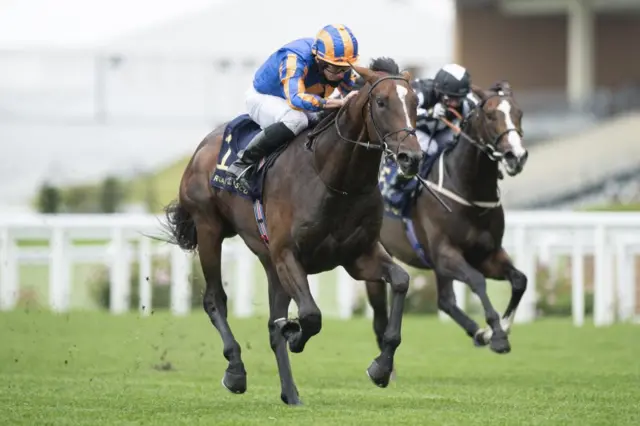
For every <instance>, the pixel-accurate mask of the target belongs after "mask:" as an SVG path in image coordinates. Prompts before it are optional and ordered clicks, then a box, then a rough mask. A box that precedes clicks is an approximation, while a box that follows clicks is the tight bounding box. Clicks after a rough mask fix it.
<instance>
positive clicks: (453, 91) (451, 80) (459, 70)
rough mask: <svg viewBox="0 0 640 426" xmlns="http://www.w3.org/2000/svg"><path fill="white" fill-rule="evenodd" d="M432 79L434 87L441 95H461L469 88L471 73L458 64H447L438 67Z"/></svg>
mask: <svg viewBox="0 0 640 426" xmlns="http://www.w3.org/2000/svg"><path fill="white" fill-rule="evenodd" d="M433 80H434V85H435V89H436V90H437V91H438V92H440V93H442V94H443V95H447V96H451V97H456V98H458V97H463V96H466V95H467V93H469V90H471V75H470V74H469V71H467V69H466V68H464V67H463V66H461V65H458V64H447V65H445V66H444V67H442V68H440V71H438V73H437V74H436V76H435V78H434V79H433Z"/></svg>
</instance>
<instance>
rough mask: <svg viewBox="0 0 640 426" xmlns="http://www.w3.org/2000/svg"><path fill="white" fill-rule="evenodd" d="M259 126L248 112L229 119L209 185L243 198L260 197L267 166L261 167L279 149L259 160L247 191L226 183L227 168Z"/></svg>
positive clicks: (255, 133) (257, 130)
mask: <svg viewBox="0 0 640 426" xmlns="http://www.w3.org/2000/svg"><path fill="white" fill-rule="evenodd" d="M260 130H261V129H260V126H259V125H258V123H256V122H255V121H253V120H252V119H251V117H249V115H248V114H242V115H239V116H237V117H236V118H234V119H233V120H231V121H230V122H229V123H228V124H227V126H226V128H225V130H224V134H223V135H222V145H221V147H220V152H219V153H218V162H217V164H216V170H215V171H214V173H213V175H212V176H211V186H213V187H216V188H220V189H223V190H225V191H229V192H231V193H234V194H238V195H240V196H241V197H243V198H247V199H250V200H256V199H261V198H262V184H263V182H264V174H265V172H266V169H267V168H268V167H263V165H264V164H266V162H269V163H272V161H273V160H274V159H275V156H277V155H278V153H279V152H280V150H276V152H275V153H274V154H272V155H271V156H270V157H269V158H268V159H264V158H263V159H262V160H261V161H260V164H259V167H258V170H254V171H253V173H251V174H250V178H249V179H250V184H251V185H250V186H251V190H250V191H249V192H245V191H243V190H242V189H241V188H240V187H239V186H238V185H237V184H235V182H234V183H233V184H232V185H228V184H227V183H226V177H227V169H228V168H229V166H230V165H231V164H232V163H233V162H234V161H235V160H236V159H237V158H238V152H240V151H241V150H243V149H244V148H246V147H247V145H249V142H251V140H252V139H253V137H254V136H255V135H257V134H258V133H259V132H260Z"/></svg>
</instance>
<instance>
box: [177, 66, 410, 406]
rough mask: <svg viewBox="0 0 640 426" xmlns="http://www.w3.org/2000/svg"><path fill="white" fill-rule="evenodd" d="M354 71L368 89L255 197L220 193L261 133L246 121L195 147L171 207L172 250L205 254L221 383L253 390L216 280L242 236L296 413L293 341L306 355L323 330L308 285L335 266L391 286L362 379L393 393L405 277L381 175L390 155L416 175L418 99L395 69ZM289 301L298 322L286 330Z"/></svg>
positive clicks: (276, 165)
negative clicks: (260, 277) (262, 287)
mask: <svg viewBox="0 0 640 426" xmlns="http://www.w3.org/2000/svg"><path fill="white" fill-rule="evenodd" d="M354 68H355V70H356V71H357V72H358V73H359V74H360V75H361V76H362V77H363V78H364V79H365V81H366V84H365V86H364V87H363V88H361V90H360V91H359V92H358V94H357V95H356V96H354V97H352V98H351V99H349V100H348V102H347V103H345V104H344V106H343V107H342V108H340V110H339V111H337V113H332V114H329V115H328V116H327V117H325V118H324V119H323V120H322V121H321V122H320V123H319V124H318V125H317V126H316V127H315V128H314V129H313V130H311V131H305V132H303V133H302V134H301V135H299V136H297V137H296V138H295V139H294V140H293V141H292V142H290V143H289V144H288V145H287V146H286V147H283V148H282V149H280V150H279V151H277V152H276V153H274V154H273V155H271V156H269V158H267V159H266V160H264V161H263V162H261V165H260V168H259V169H258V170H257V171H256V172H255V173H254V174H253V178H252V179H254V182H253V186H254V189H253V190H252V191H250V192H249V193H239V192H238V191H237V188H234V187H228V186H227V184H226V183H225V176H224V175H225V170H226V167H227V165H228V164H230V163H231V162H232V161H233V159H234V157H235V155H236V153H237V152H238V151H239V150H240V149H242V147H243V146H244V145H246V144H247V143H248V141H249V140H251V137H252V136H253V135H254V134H255V133H256V132H258V131H259V128H258V126H257V124H256V123H254V122H253V121H251V120H250V119H249V118H248V116H240V117H237V118H236V119H234V120H233V121H231V122H230V123H225V124H223V125H221V126H220V127H218V128H216V129H215V130H213V131H212V132H211V133H210V134H209V135H208V136H207V137H206V138H205V139H204V140H203V141H202V142H201V143H200V145H199V146H198V147H197V149H196V151H195V153H194V154H193V157H192V158H191V161H190V162H189V164H188V165H187V167H186V169H185V171H184V174H183V176H182V180H181V182H180V188H179V201H178V202H174V203H172V204H171V205H169V206H168V207H167V208H166V212H167V219H168V223H169V225H170V229H171V232H172V235H173V242H175V243H177V244H179V245H180V247H182V248H183V249H185V250H195V249H196V248H197V249H198V250H199V255H200V263H201V266H202V270H203V272H204V276H205V279H206V282H207V286H206V291H205V294H204V300H203V305H204V310H205V312H206V313H207V314H208V316H209V318H210V319H211V322H212V323H213V325H214V327H215V328H216V329H217V330H218V331H219V333H220V336H221V338H222V341H223V344H224V349H223V354H224V356H225V358H226V359H227V360H228V362H229V364H228V367H227V369H226V371H225V374H224V377H223V379H222V384H223V385H224V386H225V387H226V388H227V389H228V390H230V391H231V392H234V393H243V392H245V391H246V387H247V383H246V371H245V368H244V363H243V361H242V358H241V351H240V345H239V344H238V342H237V341H236V339H235V337H234V335H233V333H232V331H231V328H230V326H229V323H228V321H227V295H226V293H225V291H224V289H223V287H222V279H221V270H220V252H221V247H222V242H223V240H224V239H225V238H230V237H233V236H235V235H239V236H240V237H241V238H242V239H243V240H244V242H245V244H246V245H247V246H248V247H249V249H250V250H251V251H252V252H253V253H254V254H255V255H256V256H257V257H258V259H259V260H260V262H261V263H262V266H263V267H264V270H265V272H266V275H267V279H268V286H269V311H270V316H269V321H268V329H269V337H270V343H271V348H272V349H273V352H274V354H275V357H276V362H277V365H278V372H279V375H280V382H281V399H282V401H283V402H285V403H287V404H299V403H300V399H299V395H298V391H297V388H296V386H295V383H294V380H293V375H292V372H291V366H290V363H289V355H288V353H287V347H286V342H288V343H289V349H290V350H291V351H292V352H302V351H303V349H304V347H305V345H306V343H307V341H308V340H309V339H310V338H311V337H312V336H314V335H316V334H318V333H319V332H320V329H321V326H322V320H321V318H322V317H321V312H320V309H319V308H318V306H317V304H316V302H315V300H314V299H313V297H312V295H311V292H310V290H309V283H308V281H307V275H308V274H316V273H320V272H323V271H328V270H331V269H334V268H336V267H337V266H343V267H344V268H345V269H346V271H347V272H348V273H349V274H351V276H352V277H353V278H354V279H356V280H366V281H368V282H377V283H380V284H381V285H383V286H384V285H385V283H389V284H390V286H391V289H392V292H393V299H392V307H391V312H390V318H389V322H388V326H387V327H386V330H385V334H384V338H383V339H382V341H383V343H382V346H381V353H380V355H379V356H378V357H377V358H376V359H375V360H374V361H373V362H372V364H371V365H370V367H369V368H368V370H367V373H368V375H369V377H370V378H371V380H372V381H373V382H374V383H375V384H376V385H378V386H381V387H385V386H387V384H388V382H389V377H390V374H391V371H392V368H393V358H394V354H395V351H396V348H397V347H398V346H399V344H400V334H401V322H402V313H403V306H404V300H405V296H406V292H407V289H408V286H409V275H408V274H407V272H406V271H405V270H404V269H402V268H401V267H400V266H398V265H397V264H396V263H394V261H393V260H392V258H391V256H389V255H388V254H387V253H386V251H385V250H384V249H383V248H382V246H381V245H380V243H379V240H378V238H379V233H380V227H381V226H382V217H383V210H384V207H383V201H382V197H381V195H380V191H379V189H378V172H379V166H380V162H381V159H382V155H383V154H386V155H389V156H392V157H393V158H395V159H396V160H397V162H398V164H399V166H400V168H401V170H402V171H403V172H404V173H405V174H406V175H408V176H412V175H415V174H416V173H417V172H418V170H419V165H420V161H421V158H422V153H421V151H420V146H419V144H418V141H417V139H416V136H415V130H414V126H415V120H416V105H417V97H416V95H415V94H414V93H413V91H412V90H411V87H410V85H409V79H410V75H409V74H408V73H404V74H402V75H398V74H399V73H395V72H393V71H394V70H396V69H397V65H396V64H395V62H393V61H392V60H388V59H382V60H377V61H374V62H373V65H372V68H371V69H367V68H361V67H354ZM385 71H386V72H385ZM292 298H293V300H294V301H295V302H296V304H297V306H298V315H299V319H298V321H292V320H288V319H286V316H287V311H288V306H289V302H290V301H291V299H292Z"/></svg>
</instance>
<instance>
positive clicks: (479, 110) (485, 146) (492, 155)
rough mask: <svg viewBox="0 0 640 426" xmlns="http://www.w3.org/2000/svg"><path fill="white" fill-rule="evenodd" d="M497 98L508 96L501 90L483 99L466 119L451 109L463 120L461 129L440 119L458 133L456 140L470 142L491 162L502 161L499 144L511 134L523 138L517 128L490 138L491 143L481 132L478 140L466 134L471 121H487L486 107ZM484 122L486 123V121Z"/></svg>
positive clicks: (451, 109) (451, 110)
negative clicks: (491, 100) (490, 100)
mask: <svg viewBox="0 0 640 426" xmlns="http://www.w3.org/2000/svg"><path fill="white" fill-rule="evenodd" d="M495 97H499V98H508V96H507V95H506V94H505V92H504V91H502V90H499V91H497V92H496V93H495V94H492V95H491V96H489V97H487V98H486V99H483V100H482V101H481V102H480V103H479V104H478V105H477V106H476V107H475V108H473V109H472V110H471V112H469V114H467V115H466V116H465V117H463V116H462V115H461V114H460V113H459V112H458V111H456V110H455V109H453V108H449V109H448V110H449V111H450V112H451V113H452V114H453V115H455V116H456V117H457V118H458V119H460V120H461V122H460V127H458V126H456V125H455V124H453V123H451V122H450V121H449V120H447V119H446V118H440V121H442V122H443V123H444V124H446V125H447V126H449V127H450V128H451V129H452V130H453V131H454V132H456V133H457V136H456V138H457V139H458V140H460V136H462V137H463V139H464V140H466V141H467V142H469V143H470V144H471V145H474V146H475V147H476V148H478V149H479V150H480V151H482V152H483V153H484V154H486V155H487V157H489V159H490V160H491V161H500V160H502V158H503V154H502V153H501V152H500V151H498V142H500V140H501V139H502V138H503V137H504V136H505V135H507V134H508V133H510V132H516V133H517V134H518V135H519V136H520V137H522V131H520V130H519V129H516V128H513V129H506V130H504V131H503V132H500V133H498V134H497V135H495V136H493V137H492V138H490V139H491V140H490V141H489V142H486V141H485V140H484V138H483V137H482V134H480V132H478V133H479V135H478V140H476V139H474V138H472V137H471V136H469V135H468V134H467V133H466V132H465V130H466V129H467V127H468V126H469V125H470V122H471V120H472V119H473V118H477V119H482V118H484V119H486V114H487V112H486V111H485V109H484V106H485V104H486V103H487V102H488V101H489V99H492V98H495ZM480 114H482V116H483V117H480ZM484 121H486V120H484Z"/></svg>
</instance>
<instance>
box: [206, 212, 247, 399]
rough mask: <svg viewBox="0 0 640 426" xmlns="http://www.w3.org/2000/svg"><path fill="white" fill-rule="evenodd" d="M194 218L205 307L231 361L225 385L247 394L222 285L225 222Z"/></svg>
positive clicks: (245, 380)
mask: <svg viewBox="0 0 640 426" xmlns="http://www.w3.org/2000/svg"><path fill="white" fill-rule="evenodd" d="M194 219H195V221H196V227H197V230H198V251H199V255H200V265H201V266H202V272H203V274H204V278H205V280H206V282H207V287H206V289H205V293H204V298H203V307H204V310H205V312H206V313H207V315H209V318H210V320H211V323H212V324H213V326H214V327H215V328H216V329H217V330H218V332H219V333H220V337H222V343H223V351H222V353H223V354H224V357H225V358H226V359H227V361H229V365H228V367H227V370H226V371H225V374H224V377H223V379H222V385H223V386H224V387H225V388H227V389H228V390H229V391H231V392H233V393H244V392H245V391H246V390H247V372H246V371H245V369H244V363H243V362H242V358H241V355H240V345H239V344H238V342H237V341H236V339H235V337H234V336H233V333H232V332H231V327H230V326H229V322H228V321H227V294H226V293H225V291H224V288H223V287H222V271H221V251H222V240H223V238H222V224H221V223H219V222H216V221H215V219H213V218H200V217H198V216H196V217H194Z"/></svg>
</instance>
